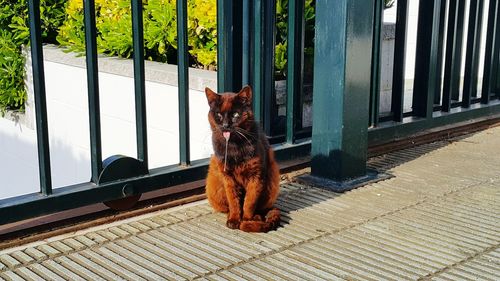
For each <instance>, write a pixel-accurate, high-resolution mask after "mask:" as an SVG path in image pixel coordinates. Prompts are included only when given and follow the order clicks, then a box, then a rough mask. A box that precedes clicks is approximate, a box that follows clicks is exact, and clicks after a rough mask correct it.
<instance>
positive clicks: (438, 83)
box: [434, 0, 448, 105]
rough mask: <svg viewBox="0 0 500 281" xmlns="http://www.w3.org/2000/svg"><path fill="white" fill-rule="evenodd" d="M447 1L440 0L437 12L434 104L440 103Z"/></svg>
mask: <svg viewBox="0 0 500 281" xmlns="http://www.w3.org/2000/svg"><path fill="white" fill-rule="evenodd" d="M447 2H448V1H446V0H443V1H441V8H440V13H439V39H438V46H437V49H438V51H437V52H438V55H437V57H438V60H437V71H438V75H439V76H438V79H437V80H436V91H435V93H434V104H438V105H439V104H440V103H441V85H442V83H443V80H442V78H441V76H442V74H443V54H444V33H445V30H444V29H445V26H446V4H447Z"/></svg>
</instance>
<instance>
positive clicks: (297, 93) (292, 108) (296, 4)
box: [286, 0, 305, 143]
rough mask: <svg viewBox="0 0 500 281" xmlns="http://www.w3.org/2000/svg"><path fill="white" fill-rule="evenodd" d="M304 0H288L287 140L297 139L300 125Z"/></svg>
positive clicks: (288, 141)
mask: <svg viewBox="0 0 500 281" xmlns="http://www.w3.org/2000/svg"><path fill="white" fill-rule="evenodd" d="M304 26H305V19H304V0H290V1H288V34H287V36H288V47H287V48H288V50H287V53H288V55H287V59H288V61H287V63H288V65H287V67H288V70H287V81H286V82H287V87H286V88H287V96H286V141H287V143H293V142H294V141H295V131H296V129H297V128H299V126H300V123H301V122H300V121H301V119H302V118H301V112H300V105H301V103H302V100H301V92H302V86H303V78H304Z"/></svg>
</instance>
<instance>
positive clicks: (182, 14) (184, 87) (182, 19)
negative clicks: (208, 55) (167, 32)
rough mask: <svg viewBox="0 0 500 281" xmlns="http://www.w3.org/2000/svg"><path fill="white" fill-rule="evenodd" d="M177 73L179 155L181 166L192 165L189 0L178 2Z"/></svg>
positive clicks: (179, 0)
mask: <svg viewBox="0 0 500 281" xmlns="http://www.w3.org/2000/svg"><path fill="white" fill-rule="evenodd" d="M177 53H178V57H177V61H178V64H177V73H178V83H179V85H178V87H179V88H178V89H179V155H180V164H181V165H189V164H190V149H189V148H190V147H189V80H188V66H189V64H188V63H189V61H188V37H187V0H178V1H177Z"/></svg>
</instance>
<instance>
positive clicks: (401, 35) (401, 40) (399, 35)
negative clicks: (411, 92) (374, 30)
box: [391, 0, 409, 122]
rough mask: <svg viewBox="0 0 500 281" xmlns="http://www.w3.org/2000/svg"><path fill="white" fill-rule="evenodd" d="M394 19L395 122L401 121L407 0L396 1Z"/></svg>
mask: <svg viewBox="0 0 500 281" xmlns="http://www.w3.org/2000/svg"><path fill="white" fill-rule="evenodd" d="M397 5H398V7H397V17H396V40H395V41H396V42H395V46H394V71H393V73H392V100H391V111H392V113H393V115H394V118H393V120H394V121H396V122H401V121H403V107H404V96H405V68H406V40H407V36H406V31H407V27H408V9H409V3H408V1H407V0H400V1H398V4H397Z"/></svg>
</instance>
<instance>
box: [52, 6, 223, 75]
mask: <svg viewBox="0 0 500 281" xmlns="http://www.w3.org/2000/svg"><path fill="white" fill-rule="evenodd" d="M82 5H83V4H82V0H69V3H68V6H67V9H66V13H67V18H66V21H65V22H64V25H63V26H62V27H61V29H60V32H59V36H58V37H57V40H58V41H59V43H60V44H61V45H62V46H65V47H67V48H68V50H69V51H75V52H79V53H82V52H84V50H85V33H84V27H83V26H84V25H83V21H84V18H83V7H82ZM143 18H144V44H145V52H146V58H147V59H149V60H154V61H160V62H169V63H175V62H176V59H177V58H176V56H175V54H176V51H175V50H176V49H177V16H176V1H175V0H148V1H145V5H144V10H143ZM96 28H97V45H98V50H99V52H101V53H105V54H108V55H113V56H119V57H125V58H128V57H131V56H132V51H133V48H132V18H131V8H130V1H127V0H98V1H96ZM188 46H189V53H190V54H191V61H192V62H193V64H194V65H196V66H198V67H200V68H206V69H215V66H216V57H217V53H216V49H217V20H216V0H189V1H188Z"/></svg>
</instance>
